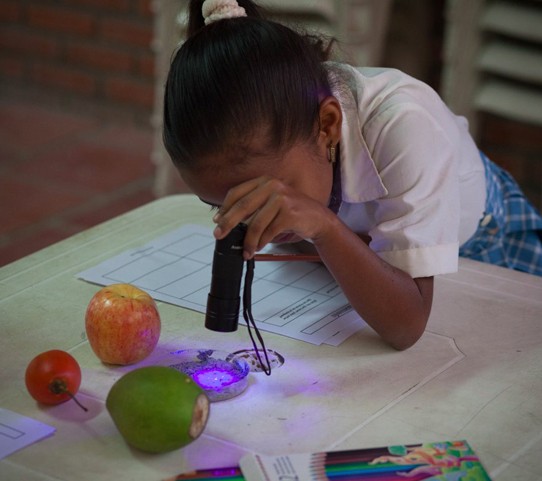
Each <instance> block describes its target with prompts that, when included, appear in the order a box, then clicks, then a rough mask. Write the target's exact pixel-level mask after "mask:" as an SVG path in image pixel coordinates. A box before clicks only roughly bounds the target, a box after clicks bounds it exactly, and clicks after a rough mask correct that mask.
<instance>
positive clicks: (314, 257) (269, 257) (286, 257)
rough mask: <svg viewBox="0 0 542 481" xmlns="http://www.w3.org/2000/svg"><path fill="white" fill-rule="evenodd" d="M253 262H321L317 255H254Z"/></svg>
mask: <svg viewBox="0 0 542 481" xmlns="http://www.w3.org/2000/svg"><path fill="white" fill-rule="evenodd" d="M254 260H255V261H275V262H287V261H304V262H322V259H320V256H319V255H318V254H273V253H267V254H255V255H254Z"/></svg>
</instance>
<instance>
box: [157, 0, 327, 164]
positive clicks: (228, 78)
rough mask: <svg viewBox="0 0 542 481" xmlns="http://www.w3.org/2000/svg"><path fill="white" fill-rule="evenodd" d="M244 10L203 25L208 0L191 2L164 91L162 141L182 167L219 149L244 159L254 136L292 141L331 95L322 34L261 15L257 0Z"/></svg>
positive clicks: (309, 127)
mask: <svg viewBox="0 0 542 481" xmlns="http://www.w3.org/2000/svg"><path fill="white" fill-rule="evenodd" d="M238 3H239V5H240V6H242V7H243V8H245V10H246V12H247V17H240V18H231V19H224V20H219V21H216V22H213V23H211V24H209V25H207V26H204V22H203V18H202V14H201V6H202V4H203V0H192V1H191V2H190V5H189V24H188V26H189V27H188V31H189V36H188V38H187V40H186V41H185V42H184V44H183V45H182V46H181V48H180V49H179V50H178V51H177V53H176V54H175V56H174V59H173V62H172V64H171V68H170V71H169V75H168V79H167V83H166V88H165V97H164V131H163V137H164V144H165V147H166V149H167V151H168V153H169V155H170V156H171V158H172V160H173V162H174V163H175V164H176V166H177V167H186V168H192V167H195V166H197V161H198V159H201V158H205V157H206V156H208V155H211V154H213V153H216V152H221V153H224V154H226V155H230V156H231V158H232V160H234V159H237V160H238V161H242V160H243V156H246V152H244V149H245V148H246V147H247V144H248V142H249V141H250V139H251V136H252V135H254V134H256V133H260V134H265V135H266V136H267V137H266V139H267V141H268V147H270V146H273V148H276V149H279V150H280V149H284V148H288V147H290V146H291V145H293V143H294V142H295V141H297V140H308V139H309V138H310V137H311V135H314V132H315V125H317V122H318V111H319V99H320V98H321V96H326V95H331V89H330V86H329V81H328V78H327V73H326V70H325V68H324V66H323V64H322V62H323V61H324V60H326V59H327V54H328V50H329V49H326V48H324V47H323V41H322V40H320V39H316V38H315V37H312V36H309V35H302V34H299V33H297V32H294V31H293V30H292V29H290V28H288V27H286V26H284V25H281V24H279V23H276V22H273V21H270V20H267V19H264V18H263V16H262V10H260V9H259V7H258V6H257V5H256V4H254V2H252V1H247V0H239V2H238Z"/></svg>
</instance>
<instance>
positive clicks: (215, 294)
mask: <svg viewBox="0 0 542 481" xmlns="http://www.w3.org/2000/svg"><path fill="white" fill-rule="evenodd" d="M246 232H247V225H246V224H242V223H241V224H238V225H237V226H236V227H235V228H233V229H232V230H231V232H230V233H229V234H228V235H227V236H226V237H224V238H223V239H218V240H217V241H216V243H215V252H214V255H213V268H212V277H211V288H210V292H209V295H208V296H207V312H206V314H205V327H206V328H207V329H210V330H211V331H218V332H233V331H236V330H237V324H238V322H239V309H240V306H241V296H240V292H241V279H242V277H243V267H244V263H245V260H244V258H243V242H244V240H245V234H246Z"/></svg>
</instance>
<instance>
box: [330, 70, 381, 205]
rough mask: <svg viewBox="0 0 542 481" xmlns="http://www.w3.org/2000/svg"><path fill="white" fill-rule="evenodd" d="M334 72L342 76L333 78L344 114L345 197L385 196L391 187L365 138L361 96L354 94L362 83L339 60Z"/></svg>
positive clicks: (367, 198) (354, 199) (364, 199)
mask: <svg viewBox="0 0 542 481" xmlns="http://www.w3.org/2000/svg"><path fill="white" fill-rule="evenodd" d="M352 70H353V69H352ZM330 75H331V76H333V77H338V78H334V79H333V80H332V82H331V84H332V85H333V88H332V92H333V95H334V96H335V97H336V98H337V100H338V101H339V103H340V105H341V110H342V114H343V118H342V128H341V151H340V152H341V153H340V165H341V187H342V198H343V200H345V201H346V202H350V203H357V202H368V201H371V200H375V199H378V198H381V197H383V196H385V195H387V194H388V190H387V189H386V187H385V186H384V184H383V183H382V179H381V178H380V175H379V174H378V170H377V169H376V166H375V163H374V161H373V159H372V157H371V153H370V152H369V149H368V148H367V144H366V143H365V139H364V138H363V134H362V127H361V125H360V120H359V115H358V109H359V108H360V107H359V104H358V102H359V99H358V98H356V97H355V96H354V94H358V90H359V88H360V87H361V85H360V84H359V82H358V81H356V78H355V77H354V75H352V71H351V70H350V71H348V70H346V69H344V68H339V69H337V64H333V67H332V70H331V71H330ZM359 94H362V92H359Z"/></svg>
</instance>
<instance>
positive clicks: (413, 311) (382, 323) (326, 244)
mask: <svg viewBox="0 0 542 481" xmlns="http://www.w3.org/2000/svg"><path fill="white" fill-rule="evenodd" d="M333 217H334V219H331V220H330V226H329V228H327V229H326V231H325V232H324V233H323V234H321V235H320V236H319V237H318V238H317V239H314V245H315V247H316V249H317V250H318V253H319V254H320V257H321V258H322V261H323V262H324V263H325V265H326V267H327V268H328V270H329V271H330V272H331V274H332V275H333V277H334V278H335V280H336V281H337V282H338V284H339V285H340V286H341V288H342V290H343V292H344V293H345V295H346V297H347V298H348V300H349V302H350V304H351V305H352V307H353V308H354V309H355V310H356V312H357V313H358V314H359V315H360V316H361V317H363V319H364V320H365V321H366V322H367V324H369V325H370V326H371V327H372V328H373V329H374V330H375V331H376V332H377V333H378V334H379V335H380V336H381V337H382V338H383V339H384V340H385V341H386V342H388V343H389V344H390V345H391V346H393V347H394V348H396V349H406V348H408V347H410V346H412V345H413V344H414V343H415V342H416V341H417V340H418V339H419V338H420V337H421V335H422V334H423V331H424V330H425V326H426V324H427V320H428V318H429V313H430V311H431V302H432V297H433V279H432V278H421V279H412V277H410V275H408V274H407V273H405V272H403V271H402V270H400V269H397V268H395V267H393V266H391V265H390V264H388V263H386V262H385V261H383V260H382V259H380V258H379V257H378V256H377V255H376V254H375V253H374V252H373V251H372V250H371V249H370V248H369V247H368V246H367V245H366V244H365V242H363V240H362V239H360V238H359V237H358V236H357V235H356V234H355V233H354V232H352V231H351V230H350V229H349V228H348V227H347V226H346V225H344V224H343V223H342V222H341V221H340V219H338V218H337V217H335V216H333Z"/></svg>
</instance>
